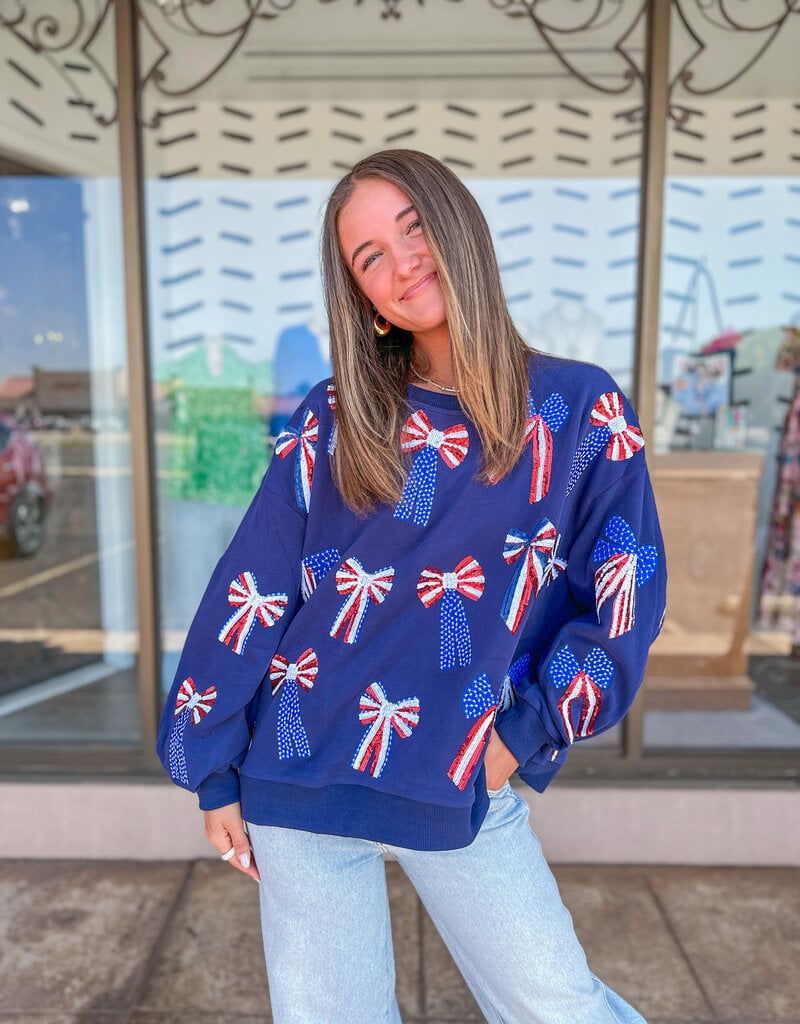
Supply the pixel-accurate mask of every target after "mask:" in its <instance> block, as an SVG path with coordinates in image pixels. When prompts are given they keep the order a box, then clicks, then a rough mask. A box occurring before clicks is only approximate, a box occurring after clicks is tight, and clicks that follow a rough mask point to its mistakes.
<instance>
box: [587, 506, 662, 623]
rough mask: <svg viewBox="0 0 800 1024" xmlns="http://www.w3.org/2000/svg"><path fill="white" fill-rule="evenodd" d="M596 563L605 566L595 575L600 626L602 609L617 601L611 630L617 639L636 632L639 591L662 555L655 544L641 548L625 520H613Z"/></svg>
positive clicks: (595, 553)
mask: <svg viewBox="0 0 800 1024" xmlns="http://www.w3.org/2000/svg"><path fill="white" fill-rule="evenodd" d="M592 561H593V562H601V563H602V564H601V565H600V567H599V568H598V569H597V570H596V571H595V574H594V592H595V601H596V603H597V620H598V622H599V621H600V609H601V608H602V607H603V605H604V604H605V603H606V601H610V600H611V599H612V598H613V603H612V605H611V624H610V626H609V629H608V635H609V637H610V638H611V639H613V638H614V637H618V636H622V635H623V634H624V633H628V632H630V630H632V629H633V626H634V623H635V621H636V591H637V590H638V589H639V587H643V586H644V585H645V583H647V582H648V580H650V579H651V577H652V576H653V573H654V572H655V571H656V567H657V566H658V552H657V551H656V549H655V547H654V546H653V545H652V544H642V545H641V546H640V545H639V544H637V542H636V535H635V534H634V532H633V530H632V529H631V527H630V526H629V525H628V523H626V522H625V520H624V519H623V518H622V516H612V517H611V518H610V519H609V520H608V522H607V523H606V525H605V529H604V530H603V536H602V537H601V538H600V540H598V542H597V543H596V544H595V546H594V551H593V552H592Z"/></svg>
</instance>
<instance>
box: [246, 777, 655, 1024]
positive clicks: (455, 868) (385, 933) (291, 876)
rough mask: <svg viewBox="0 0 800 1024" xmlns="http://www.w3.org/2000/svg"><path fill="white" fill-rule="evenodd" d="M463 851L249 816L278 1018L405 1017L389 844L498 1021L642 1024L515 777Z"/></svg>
mask: <svg viewBox="0 0 800 1024" xmlns="http://www.w3.org/2000/svg"><path fill="white" fill-rule="evenodd" d="M490 797H491V799H490V806H489V812H488V814H487V816H486V819H485V821H484V823H483V825H482V826H481V829H480V831H479V833H478V835H477V837H476V839H475V840H474V842H473V843H472V844H471V845H470V846H468V847H466V848H464V849H461V850H445V851H442V852H438V851H437V852H421V851H418V850H406V849H402V848H400V847H395V846H386V845H384V844H381V843H375V842H371V841H368V840H364V839H350V838H346V837H340V836H328V835H316V834H313V833H310V832H301V831H297V830H292V829H284V828H274V827H272V826H267V825H253V824H250V825H248V829H249V832H250V839H251V842H252V846H253V850H254V853H255V858H256V862H257V864H258V868H259V871H260V872H261V879H262V881H261V921H262V928H263V934H264V952H265V955H266V961H267V974H268V978H269V987H270V998H271V1002H272V1012H273V1018H274V1021H275V1024H400V1012H399V1009H398V1005H397V1001H396V998H395V974H394V960H393V953H392V936H391V929H390V924H389V903H388V899H387V894H386V879H385V871H384V864H383V854H385V853H388V854H391V855H392V856H393V857H395V858H396V859H397V861H398V862H399V863H400V865H401V867H402V868H403V870H404V871H405V873H406V874H407V875H408V877H409V879H410V880H411V882H412V884H413V885H414V888H415V889H416V890H417V893H418V894H419V896H420V899H421V900H422V902H423V904H424V905H425V908H426V909H427V911H428V913H429V914H430V916H431V918H432V919H433V922H434V923H435V925H436V927H437V928H438V930H439V933H440V934H441V936H442V938H443V939H444V941H445V943H446V944H447V947H448V949H449V950H450V953H451V955H452V956H453V959H454V960H455V962H456V964H457V965H458V968H459V970H460V971H461V973H462V975H463V976H464V979H465V981H466V982H467V984H468V985H469V987H470V989H471V990H472V992H473V994H474V996H475V998H476V1000H477V1001H478V1004H479V1005H480V1008H481V1010H482V1012H483V1014H484V1016H485V1018H486V1021H487V1022H488V1024H644V1021H643V1018H642V1017H641V1016H640V1014H638V1013H637V1012H636V1010H634V1009H633V1007H631V1006H630V1005H629V1004H628V1003H626V1002H625V1001H624V1000H623V999H621V998H620V997H619V996H618V995H617V994H616V993H615V992H613V991H611V989H609V988H608V987H607V986H605V985H604V984H603V983H602V982H601V981H599V980H598V979H597V978H596V977H595V976H594V975H593V974H592V973H591V972H590V970H589V968H588V966H587V963H586V957H585V955H584V952H583V949H582V948H581V945H580V943H579V942H578V939H577V937H576V935H575V932H574V930H573V927H572V918H571V917H570V915H569V912H568V911H567V910H566V908H565V907H564V904H563V903H562V902H561V897H560V895H559V892H558V888H557V886H556V882H555V879H554V878H553V875H552V873H551V872H550V869H549V868H548V866H547V863H546V861H545V859H544V857H543V855H542V850H541V847H540V845H539V841H538V839H537V838H536V836H535V835H534V834H533V833H532V832H531V830H530V827H529V825H528V807H527V804H526V803H525V801H524V800H523V799H522V797H520V796H519V795H518V794H517V793H515V792H514V790H513V789H512V788H511V786H510V785H508V784H506V785H505V786H504V787H503V788H502V789H500V790H497V791H496V792H492V791H490Z"/></svg>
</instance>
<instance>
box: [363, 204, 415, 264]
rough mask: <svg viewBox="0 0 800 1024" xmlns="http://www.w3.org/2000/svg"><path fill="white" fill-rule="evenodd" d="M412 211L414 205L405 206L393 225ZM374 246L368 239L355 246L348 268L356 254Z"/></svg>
mask: <svg viewBox="0 0 800 1024" xmlns="http://www.w3.org/2000/svg"><path fill="white" fill-rule="evenodd" d="M413 209H414V204H413V203H412V204H411V205H410V206H407V207H406V208H405V210H401V211H400V212H399V213H398V215H397V216H396V217H395V219H394V220H395V224H397V223H398V222H399V221H401V220H402V219H403V217H405V216H407V215H408V214H409V213H411V211H412V210H413ZM374 244H375V243H374V242H373V240H372V239H371V238H370V239H368V240H367V241H366V242H362V243H361V245H357V246H356V248H355V249H354V250H353V255H352V256H351V257H350V266H351V267H352V266H354V265H355V262H356V257H357V256H358V254H359V253H360V252H363V251H364V250H365V249H368V248H369V247H370V246H371V245H374Z"/></svg>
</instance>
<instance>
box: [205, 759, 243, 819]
mask: <svg viewBox="0 0 800 1024" xmlns="http://www.w3.org/2000/svg"><path fill="white" fill-rule="evenodd" d="M197 795H198V797H199V799H200V810H201V811H215V810H216V809H217V808H218V807H226V806H227V805H228V804H235V803H238V802H239V773H238V772H237V771H236V769H235V768H228V769H227V771H224V772H215V774H214V775H209V776H208V778H207V779H203V781H202V782H201V783H200V785H199V786H198V787H197Z"/></svg>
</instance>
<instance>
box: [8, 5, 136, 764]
mask: <svg viewBox="0 0 800 1024" xmlns="http://www.w3.org/2000/svg"><path fill="white" fill-rule="evenodd" d="M62 14H63V17H62V16H59V17H57V18H55V19H54V20H53V23H52V25H51V28H52V29H54V31H53V32H50V31H48V32H46V33H45V34H44V35H43V36H42V37H41V38H39V36H38V35H37V33H38V32H40V31H41V28H42V26H41V25H39V26H38V27H37V25H36V19H35V18H34V17H33V16H32V15H28V14H26V13H25V12H24V11H23V10H22V8H20V9H19V10H18V11H17V12H16V15H15V16H14V17H11V16H4V18H3V19H2V21H1V22H0V43H2V48H3V50H2V52H3V57H4V59H3V62H2V67H1V68H0V91H2V94H3V96H4V97H5V99H4V103H3V106H2V109H0V332H1V336H2V340H1V341H0V534H2V553H1V554H0V746H2V745H17V744H26V745H32V746H55V747H57V746H59V745H63V744H69V745H74V744H77V745H81V744H97V743H103V744H108V743H112V744H124V745H131V744H135V743H136V742H138V738H139V735H140V715H139V704H138V682H137V673H136V668H135V656H134V654H135V651H136V646H137V633H136V607H135V594H134V584H133V571H132V567H133V564H134V551H133V535H132V522H131V519H132V516H131V479H130V435H129V432H128V422H127V359H126V350H125V328H124V316H123V292H122V246H121V234H120V197H119V180H118V177H117V173H118V171H117V148H116V147H117V136H116V130H115V128H113V127H109V124H110V123H111V121H112V120H113V115H114V103H115V98H114V91H113V86H112V81H113V66H114V64H113V50H111V51H110V52H109V51H108V45H106V44H108V37H107V36H105V35H104V43H103V42H101V43H100V49H101V50H102V49H103V45H105V49H106V52H105V54H104V67H105V69H106V70H107V69H108V68H109V67H110V68H111V69H112V75H111V78H107V77H105V76H104V75H103V74H101V73H100V71H99V70H98V65H97V64H96V63H95V62H94V60H93V59H91V57H90V56H89V55H87V53H86V52H84V51H83V50H82V48H81V47H82V44H83V43H85V42H86V37H87V35H88V33H89V31H90V26H88V25H86V24H83V23H82V22H81V19H80V17H79V15H78V13H77V12H76V10H74V9H73V8H72V7H71V5H67V7H65V8H64V10H63V12H62ZM104 32H107V33H110V37H111V39H112V40H113V9H111V10H108V11H107V14H106V18H105V25H104ZM32 44H34V45H32ZM40 44H41V45H40ZM95 56H96V54H95Z"/></svg>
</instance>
